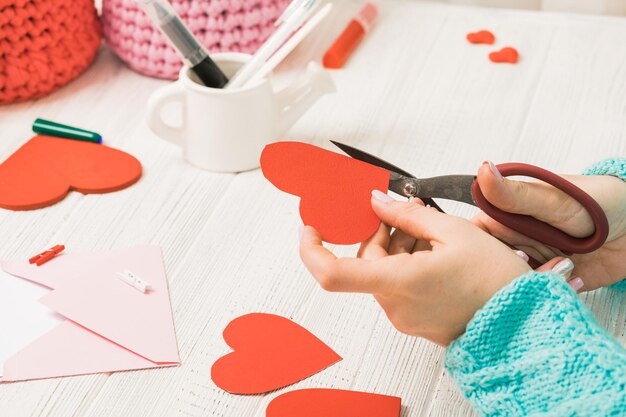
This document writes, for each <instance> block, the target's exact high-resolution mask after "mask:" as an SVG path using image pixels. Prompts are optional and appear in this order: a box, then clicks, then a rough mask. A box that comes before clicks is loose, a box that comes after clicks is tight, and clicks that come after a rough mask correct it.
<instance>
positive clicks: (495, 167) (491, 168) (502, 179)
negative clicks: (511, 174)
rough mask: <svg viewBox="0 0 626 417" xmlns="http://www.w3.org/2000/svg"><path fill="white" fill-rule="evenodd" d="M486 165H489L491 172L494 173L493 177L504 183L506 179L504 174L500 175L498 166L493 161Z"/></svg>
mask: <svg viewBox="0 0 626 417" xmlns="http://www.w3.org/2000/svg"><path fill="white" fill-rule="evenodd" d="M485 163H487V165H489V169H490V170H491V172H493V175H495V176H496V178H497V179H498V180H499V181H504V177H503V176H502V174H500V171H498V167H497V166H496V164H494V163H493V162H491V161H485Z"/></svg>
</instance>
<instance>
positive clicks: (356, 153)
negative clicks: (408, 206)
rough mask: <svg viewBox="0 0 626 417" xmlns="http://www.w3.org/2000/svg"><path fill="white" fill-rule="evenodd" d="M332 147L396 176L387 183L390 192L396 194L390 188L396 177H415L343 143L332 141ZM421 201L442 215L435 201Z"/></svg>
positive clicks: (429, 199) (425, 199)
mask: <svg viewBox="0 0 626 417" xmlns="http://www.w3.org/2000/svg"><path fill="white" fill-rule="evenodd" d="M330 142H331V143H332V144H333V145H335V146H336V147H338V148H339V149H341V150H342V151H344V152H345V153H346V154H347V155H348V156H350V157H352V158H354V159H358V160H359V161H363V162H366V163H368V164H370V165H374V166H377V167H380V168H383V169H386V170H387V171H390V172H391V173H393V174H397V175H391V179H390V181H389V186H390V188H389V189H390V190H391V191H393V192H395V193H398V191H397V190H395V189H393V188H391V187H392V186H393V187H394V188H395V184H396V183H397V180H398V175H400V176H402V177H407V178H415V175H412V174H410V173H408V172H406V171H405V170H403V169H401V168H398V167H397V166H395V165H393V164H392V163H390V162H387V161H385V160H383V159H380V158H378V157H377V156H374V155H371V154H369V153H367V152H364V151H362V150H360V149H357V148H354V147H352V146H350V145H346V144H344V143H340V142H336V141H334V140H331V141H330ZM399 194H400V195H403V194H402V193H399ZM422 201H423V202H424V204H428V205H430V206H431V207H434V208H436V209H437V210H439V211H440V212H442V213H444V211H443V209H442V208H441V207H439V205H437V203H435V201H434V200H433V199H431V198H422Z"/></svg>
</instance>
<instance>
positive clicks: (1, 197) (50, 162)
mask: <svg viewBox="0 0 626 417" xmlns="http://www.w3.org/2000/svg"><path fill="white" fill-rule="evenodd" d="M140 177H141V164H140V163H139V161H138V160H137V159H136V158H135V157H133V156H132V155H129V154H127V153H125V152H122V151H119V150H117V149H113V148H109V147H107V146H104V145H98V144H95V143H89V142H82V141H78V140H70V139H60V138H54V137H49V136H35V137H33V138H32V139H31V140H29V141H28V142H26V143H25V144H24V145H23V146H22V147H21V148H19V149H18V150H17V151H16V152H15V153H13V155H11V156H10V157H9V158H8V159H7V160H6V161H4V162H3V163H2V164H1V165H0V207H2V208H6V209H10V210H32V209H37V208H42V207H46V206H49V205H52V204H54V203H56V202H58V201H61V200H62V199H63V198H65V196H66V195H67V193H68V192H69V191H70V190H76V191H79V192H81V193H83V194H98V193H108V192H111V191H117V190H121V189H123V188H126V187H128V186H130V185H132V184H133V183H135V182H136V181H137V180H138V179H139V178H140Z"/></svg>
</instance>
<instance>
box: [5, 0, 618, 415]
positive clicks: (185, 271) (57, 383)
mask: <svg viewBox="0 0 626 417" xmlns="http://www.w3.org/2000/svg"><path fill="white" fill-rule="evenodd" d="M380 5H381V9H382V10H381V12H382V15H381V19H380V22H379V24H378V25H377V26H376V27H375V28H374V30H373V31H372V32H371V34H370V35H369V36H368V38H367V39H366V41H365V42H364V44H363V45H362V46H361V47H360V48H359V49H358V51H357V53H356V54H355V55H354V56H353V57H352V59H351V60H350V62H349V64H348V66H347V67H346V68H345V69H344V70H343V71H339V72H335V73H334V75H333V76H334V78H335V80H336V83H337V86H338V89H339V92H338V93H337V94H335V95H333V96H327V97H325V98H324V99H322V101H320V102H319V103H318V104H317V105H316V106H315V107H314V108H313V109H312V110H311V111H310V112H309V113H308V114H307V115H306V116H305V117H304V118H303V119H302V120H301V121H300V122H298V124H296V125H295V126H294V127H293V128H292V130H291V132H290V134H289V135H288V137H289V138H291V139H297V140H304V141H310V142H312V143H315V144H317V145H322V146H329V143H328V142H327V140H328V139H337V140H340V141H343V142H346V143H349V144H353V145H356V146H358V147H360V148H363V149H365V150H368V151H371V152H374V153H376V154H379V155H381V156H382V157H383V158H386V159H390V160H392V161H395V162H396V163H397V164H398V165H400V166H402V167H405V168H406V169H408V170H410V171H411V172H413V173H414V174H416V175H436V174H444V173H465V172H467V173H471V172H475V171H476V169H477V168H478V166H479V165H480V163H481V162H482V161H483V160H484V159H491V160H493V161H496V162H506V161H513V160H517V161H526V162H530V163H534V164H538V165H541V166H544V167H547V168H549V169H552V170H556V171H557V172H578V171H579V170H581V169H582V168H583V167H584V166H585V165H587V164H589V163H591V162H593V161H595V160H598V159H601V158H603V157H606V156H611V155H624V154H626V48H624V45H626V20H621V19H617V18H597V17H583V16H575V15H552V14H545V13H534V12H520V11H496V10H487V9H485V10H483V9H471V8H457V7H450V6H444V5H427V4H421V3H417V2H408V1H381V2H380ZM339 6H340V7H338V8H337V10H336V12H335V14H334V15H333V17H332V18H331V19H329V20H328V21H327V22H325V26H324V30H321V31H320V32H319V35H318V36H317V37H314V38H312V39H309V40H308V41H307V42H306V44H305V45H306V46H305V47H304V48H301V49H300V50H298V51H296V53H295V54H294V55H293V56H292V57H291V58H290V59H289V61H288V62H287V63H286V64H285V66H284V69H285V70H286V71H289V69H290V68H295V67H298V66H301V65H302V62H304V61H306V60H307V59H308V58H309V57H313V58H315V59H319V58H320V57H321V54H322V53H323V51H324V50H325V48H326V47H327V46H328V44H329V42H330V41H331V40H332V39H333V38H334V37H335V36H336V34H337V33H338V32H339V31H340V30H341V29H342V28H343V26H344V24H345V22H346V21H347V19H348V17H349V16H350V15H351V14H352V13H354V11H355V7H356V4H355V2H352V1H345V2H340V5H339ZM482 28H489V29H491V30H493V31H494V33H495V34H496V35H497V37H498V44H497V46H498V47H501V46H505V45H509V44H510V45H514V46H515V47H517V48H518V49H519V51H520V53H521V57H522V59H521V61H520V63H519V64H518V65H515V66H508V65H504V66H503V65H494V64H491V63H490V62H489V61H488V60H487V54H488V52H489V51H490V50H492V49H494V48H491V47H486V46H472V45H469V44H468V43H467V42H466V41H465V35H466V34H467V33H468V32H470V31H474V30H477V29H482ZM165 83H166V82H165V81H162V80H154V79H150V78H147V77H143V76H141V75H138V74H136V73H134V72H132V71H130V70H129V69H127V68H126V67H125V66H124V65H122V64H121V63H120V62H119V61H118V60H117V59H115V58H114V57H113V56H112V54H111V53H110V52H108V51H107V50H106V49H104V50H103V51H102V52H101V53H100V55H99V57H98V59H97V61H96V63H95V65H93V66H92V67H91V68H90V69H89V70H88V71H87V72H86V73H85V74H84V75H82V76H81V77H80V78H79V79H78V80H76V81H75V82H73V83H71V84H70V85H68V86H67V87H65V88H63V89H62V90H60V91H58V92H56V93H55V94H53V95H52V96H50V97H47V98H45V99H42V100H39V101H37V102H28V103H23V104H18V105H13V106H4V107H1V108H0V132H2V140H1V141H0V157H2V158H5V157H7V156H8V155H9V154H10V153H11V152H13V151H14V150H15V149H17V147H18V146H19V145H21V144H22V143H23V142H24V141H25V140H26V139H28V138H29V137H30V135H31V132H30V125H31V123H32V121H33V120H34V119H35V118H36V117H43V118H48V119H52V120H58V121H63V122H66V123H69V124H75V125H78V126H84V127H87V128H92V129H93V130H96V131H99V132H101V133H102V134H103V135H104V137H105V140H106V143H107V144H108V145H111V146H114V147H118V148H121V149H123V150H125V151H128V152H130V153H132V154H133V155H135V156H137V157H138V158H139V159H140V160H141V162H142V164H143V166H144V176H143V178H142V179H141V181H140V182H139V183H138V184H136V185H134V186H132V187H130V188H129V189H127V190H124V191H121V192H117V193H113V194H108V195H101V196H94V195H91V196H82V195H80V194H78V193H72V194H71V195H70V196H69V197H68V198H66V199H65V200H63V201H62V202H61V203H59V204H56V205H54V206H52V207H49V208H46V209H43V210H37V211H30V212H10V211H6V210H0V236H1V239H2V241H1V242H2V244H1V245H0V257H2V258H9V257H15V256H27V255H31V254H34V253H36V252H38V251H39V250H41V249H42V248H46V247H49V246H51V245H52V244H55V243H57V242H59V243H64V244H65V245H67V247H68V250H71V251H87V250H106V249H112V248H122V247H128V246H132V245H136V244H147V243H149V244H157V245H160V246H161V247H162V248H163V251H164V254H165V262H166V268H167V273H168V277H169V282H170V290H171V300H172V308H173V313H174V319H175V323H176V330H177V336H178V341H179V347H180V354H181V359H182V366H181V367H179V368H172V369H157V370H147V371H137V372H121V373H116V374H112V375H104V374H100V375H88V376H81V377H73V378H60V379H50V380H42V381H33V382H26V383H16V384H6V385H1V386H0V415H1V416H3V417H22V416H60V417H69V416H77V417H78V416H80V417H95V416H98V417H100V416H112V417H118V416H133V417H141V416H151V417H156V416H163V417H173V416H194V417H199V416H229V417H239V416H249V417H253V416H257V417H260V416H264V415H265V406H266V405H267V403H268V402H269V401H270V400H271V399H272V398H274V397H275V396H276V395H277V394H278V393H280V392H285V391H286V390H290V389H294V388H301V387H334V388H343V389H355V390H364V391H371V392H377V393H382V394H390V395H396V396H400V397H402V403H403V412H402V414H403V416H412V417H417V416H427V415H428V416H473V415H475V414H474V412H473V411H472V410H471V408H470V407H469V405H468V404H467V403H466V402H465V401H464V400H463V399H462V397H461V396H460V394H458V393H457V391H456V389H455V387H454V382H453V381H452V380H451V379H450V377H449V376H448V375H446V373H445V372H444V370H443V368H442V363H443V357H444V350H443V349H441V348H439V347H437V346H435V345H433V344H431V343H429V342H427V341H425V340H419V339H416V338H412V337H407V336H404V335H402V334H399V333H398V332H396V331H394V329H393V328H392V327H391V325H390V324H389V323H388V322H387V320H386V318H385V317H384V315H383V314H382V313H381V311H380V309H379V308H378V306H377V305H376V303H375V302H374V300H373V299H372V298H371V297H369V296H365V295H344V294H328V293H325V292H323V291H322V290H320V289H319V288H318V287H317V285H316V284H315V282H314V280H313V279H312V278H311V277H310V276H309V274H308V273H307V271H306V270H305V269H304V267H303V266H302V265H301V263H300V261H299V258H298V254H297V228H298V224H299V217H298V212H297V207H298V201H297V199H296V198H295V197H292V196H289V195H286V194H283V193H281V192H279V191H278V190H276V189H275V188H274V187H273V186H272V185H271V184H269V183H268V182H267V181H266V180H265V179H264V178H263V176H262V175H261V173H260V171H258V170H256V171H251V172H246V173H242V174H239V175H226V174H215V173H210V172H204V171H201V170H198V169H195V168H193V167H191V166H189V165H187V164H185V163H184V162H183V161H182V159H181V154H180V151H179V150H178V149H177V148H175V147H174V146H172V145H170V144H167V143H165V142H163V141H161V140H159V139H157V138H156V137H154V136H153V135H152V134H151V133H150V132H149V131H148V130H147V128H146V126H145V124H144V119H143V116H144V115H143V112H144V106H145V103H146V100H147V98H148V96H149V95H150V93H151V92H152V91H153V90H154V89H156V88H158V87H160V86H162V85H164V84H165ZM446 207H450V206H449V205H447V206H446ZM452 209H453V211H455V212H456V213H457V214H460V215H466V216H467V215H469V214H470V213H471V210H470V209H469V208H466V207H463V208H461V207H457V206H454V207H452ZM337 251H338V252H339V253H343V254H350V253H353V252H354V248H352V247H349V248H346V247H344V248H337ZM584 297H585V299H586V301H587V302H588V303H589V304H590V305H591V307H592V309H593V310H594V312H595V313H596V315H597V316H598V318H599V320H600V322H601V323H602V324H603V325H605V326H606V327H607V329H608V330H609V331H610V332H611V333H613V334H615V335H616V336H617V337H618V338H619V339H620V341H621V342H622V343H624V342H626V336H625V335H624V331H625V327H624V323H625V321H626V302H624V299H623V298H622V297H621V296H620V295H618V294H616V293H614V292H612V291H609V290H601V291H597V292H595V293H593V294H588V295H586V296H584ZM256 311H260V312H271V313H276V314H280V315H284V316H286V317H290V318H293V319H294V320H295V321H297V322H298V323H301V324H302V325H304V326H305V327H307V328H308V329H310V330H311V331H313V332H314V333H315V334H316V335H318V336H319V337H320V338H321V339H323V340H324V341H326V342H327V343H328V344H329V345H330V346H331V347H332V348H333V349H335V350H336V351H337V352H338V353H339V354H340V355H342V356H343V357H344V360H343V361H341V362H340V363H338V364H337V365H335V366H332V367H330V368H328V369H326V370H325V371H323V372H321V373H319V374H317V375H315V376H313V377H311V378H309V379H307V380H305V381H303V382H301V383H298V384H296V385H295V386H292V387H289V388H286V389H283V390H281V391H279V392H276V393H271V394H269V395H261V396H233V395H230V394H227V393H225V392H223V391H221V390H220V389H218V388H217V387H216V386H215V385H214V384H213V383H212V381H211V379H210V368H211V365H212V363H213V362H214V361H215V360H216V359H217V358H218V357H219V356H221V355H223V354H224V353H226V352H227V351H228V348H227V346H226V345H225V344H224V342H223V340H222V337H221V331H222V329H223V328H224V326H225V325H226V324H227V323H228V322H229V321H230V320H231V319H233V318H235V317H237V316H239V315H242V314H245V313H249V312H256ZM0 319H1V318H0ZM294 417H295V416H294ZM321 417H322V416H321Z"/></svg>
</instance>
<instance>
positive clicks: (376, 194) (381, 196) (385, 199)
mask: <svg viewBox="0 0 626 417" xmlns="http://www.w3.org/2000/svg"><path fill="white" fill-rule="evenodd" d="M372 197H374V198H375V199H376V200H378V201H381V202H383V203H390V202H392V201H393V198H391V197H389V196H388V195H387V194H385V193H383V192H382V191H379V190H373V191H372Z"/></svg>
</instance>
